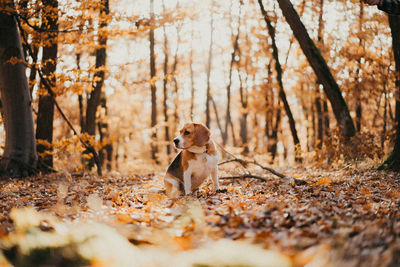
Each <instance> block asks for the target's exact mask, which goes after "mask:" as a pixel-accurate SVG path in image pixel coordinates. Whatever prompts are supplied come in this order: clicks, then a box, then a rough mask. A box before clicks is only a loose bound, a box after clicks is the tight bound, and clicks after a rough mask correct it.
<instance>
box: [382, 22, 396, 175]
mask: <svg viewBox="0 0 400 267" xmlns="http://www.w3.org/2000/svg"><path fill="white" fill-rule="evenodd" d="M389 24H390V29H391V31H392V40H393V54H394V60H395V62H396V86H397V96H396V115H395V118H396V121H395V124H397V125H396V137H395V143H394V148H393V151H392V153H391V154H390V155H389V157H388V158H387V159H386V160H385V162H384V163H383V164H382V165H381V166H379V167H378V169H379V170H392V171H397V172H399V171H400V100H399V97H400V19H399V16H396V15H389Z"/></svg>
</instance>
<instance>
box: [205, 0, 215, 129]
mask: <svg viewBox="0 0 400 267" xmlns="http://www.w3.org/2000/svg"><path fill="white" fill-rule="evenodd" d="M214 5H215V3H214V0H213V1H212V2H211V9H210V13H211V20H210V45H209V47H208V62H207V97H206V126H207V127H208V128H210V122H211V116H210V101H211V85H210V76H211V65H212V48H213V42H214V41H213V35H214V12H213V8H214Z"/></svg>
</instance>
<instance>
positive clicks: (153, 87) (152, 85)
mask: <svg viewBox="0 0 400 267" xmlns="http://www.w3.org/2000/svg"><path fill="white" fill-rule="evenodd" d="M150 20H151V21H154V0H150ZM149 41H150V89H151V131H152V134H151V139H152V144H151V158H152V159H153V160H155V161H156V162H157V163H158V160H157V152H158V147H157V130H156V129H155V126H156V125H157V98H156V91H157V88H156V84H155V78H156V59H155V54H154V29H153V27H150V32H149Z"/></svg>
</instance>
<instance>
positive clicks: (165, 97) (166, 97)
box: [162, 1, 171, 155]
mask: <svg viewBox="0 0 400 267" xmlns="http://www.w3.org/2000/svg"><path fill="white" fill-rule="evenodd" d="M162 5H163V11H164V13H165V12H166V10H165V3H164V1H162ZM163 30H164V78H163V96H164V98H163V113H164V123H165V126H164V129H165V139H164V140H165V143H166V148H167V155H170V154H171V145H170V143H171V140H170V137H169V126H168V105H167V101H168V92H167V83H168V75H169V74H168V57H169V55H168V54H169V53H168V38H167V31H166V29H165V24H164V26H163Z"/></svg>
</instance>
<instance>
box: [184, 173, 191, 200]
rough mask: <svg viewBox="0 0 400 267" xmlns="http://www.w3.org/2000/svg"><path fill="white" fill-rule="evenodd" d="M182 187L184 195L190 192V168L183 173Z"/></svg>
mask: <svg viewBox="0 0 400 267" xmlns="http://www.w3.org/2000/svg"><path fill="white" fill-rule="evenodd" d="M183 187H184V189H185V195H189V194H190V193H191V192H192V170H191V169H190V168H188V169H187V170H186V171H185V172H184V173H183Z"/></svg>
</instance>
